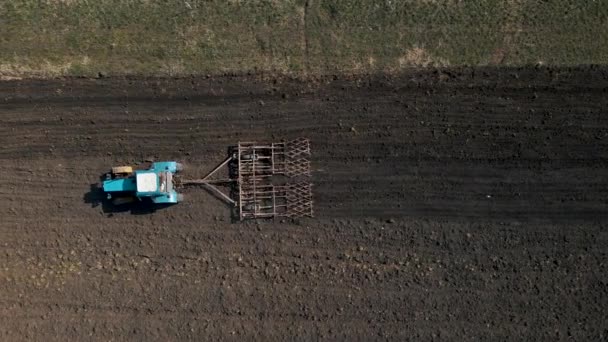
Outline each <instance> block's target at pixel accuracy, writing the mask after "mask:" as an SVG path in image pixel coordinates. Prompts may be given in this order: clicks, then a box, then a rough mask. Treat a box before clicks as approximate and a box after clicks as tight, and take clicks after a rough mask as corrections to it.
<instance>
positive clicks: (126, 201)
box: [112, 197, 135, 205]
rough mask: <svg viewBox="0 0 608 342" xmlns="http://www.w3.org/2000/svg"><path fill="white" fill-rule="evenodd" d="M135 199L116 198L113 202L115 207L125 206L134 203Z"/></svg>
mask: <svg viewBox="0 0 608 342" xmlns="http://www.w3.org/2000/svg"><path fill="white" fill-rule="evenodd" d="M134 201H135V198H133V197H116V198H114V199H113V200H112V204H113V205H125V204H129V203H133V202H134Z"/></svg>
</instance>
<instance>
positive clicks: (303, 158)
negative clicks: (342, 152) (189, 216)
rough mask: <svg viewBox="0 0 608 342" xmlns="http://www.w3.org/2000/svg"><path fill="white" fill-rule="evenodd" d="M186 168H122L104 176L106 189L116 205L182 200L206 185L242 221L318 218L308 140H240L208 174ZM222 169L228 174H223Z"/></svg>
mask: <svg viewBox="0 0 608 342" xmlns="http://www.w3.org/2000/svg"><path fill="white" fill-rule="evenodd" d="M182 170H183V165H182V164H181V163H178V162H176V161H163V162H154V163H152V164H151V165H150V167H148V168H144V169H134V168H133V167H131V166H117V167H113V168H112V170H111V171H110V172H109V173H107V174H106V175H105V180H104V181H103V185H102V189H103V192H104V193H105V195H106V198H107V199H108V200H110V201H112V204H113V205H115V206H122V205H126V204H128V203H132V202H136V201H143V200H150V201H151V202H152V205H166V204H177V203H179V202H181V201H183V199H184V197H183V195H182V193H181V191H182V190H183V189H185V188H186V187H188V186H201V187H204V188H206V189H207V190H209V191H210V192H211V193H213V194H214V195H216V196H217V197H219V198H220V199H222V200H223V201H225V202H226V203H228V204H229V205H230V206H231V207H232V208H233V210H234V213H235V215H236V216H237V217H238V218H239V219H240V220H246V219H256V218H272V217H302V216H308V217H312V216H313V210H312V185H311V183H310V181H309V179H310V176H311V175H310V143H309V141H308V139H304V138H299V139H295V140H291V141H287V142H285V141H283V142H278V143H257V142H239V143H238V144H237V145H236V146H234V147H232V148H230V149H229V153H228V156H227V157H226V159H224V161H222V162H221V163H220V164H219V165H218V166H216V167H215V168H214V169H213V170H211V171H210V172H209V173H208V174H207V175H205V176H204V177H203V178H200V179H187V178H183V177H182V176H181V171H182ZM221 170H224V171H225V172H224V174H225V175H227V176H224V177H223V178H218V177H217V175H218V173H219V172H221Z"/></svg>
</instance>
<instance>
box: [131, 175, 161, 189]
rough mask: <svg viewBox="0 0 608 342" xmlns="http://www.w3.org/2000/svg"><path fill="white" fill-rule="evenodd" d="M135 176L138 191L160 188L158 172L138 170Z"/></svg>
mask: <svg viewBox="0 0 608 342" xmlns="http://www.w3.org/2000/svg"><path fill="white" fill-rule="evenodd" d="M135 178H136V182H137V192H155V191H157V190H158V175H157V174H156V172H137V173H136V174H135Z"/></svg>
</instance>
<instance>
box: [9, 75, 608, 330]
mask: <svg viewBox="0 0 608 342" xmlns="http://www.w3.org/2000/svg"><path fill="white" fill-rule="evenodd" d="M606 89H608V70H605V69H598V68H595V69H584V70H555V69H539V70H533V69H502V70H493V69H474V70H469V69H465V70H451V71H446V72H433V71H429V72H418V73H409V74H406V75H403V76H401V77H399V78H390V79H389V78H385V77H374V78H370V79H367V78H366V79H359V80H342V79H334V78H327V79H320V80H316V81H314V82H307V83H304V82H297V81H291V80H286V79H275V80H273V79H269V80H261V79H259V78H257V77H229V76H226V77H220V78H208V79H178V80H169V79H165V80H157V79H121V80H118V79H99V80H87V79H71V80H55V81H46V82H42V81H9V82H3V83H0V143H1V146H2V148H1V149H0V162H1V163H2V166H3V172H2V176H0V217H1V224H0V243H1V245H0V246H1V248H2V250H1V253H0V265H2V268H1V269H0V294H1V296H0V315H1V317H2V324H0V339H2V340H11V341H13V340H33V339H35V340H62V341H63V340H88V339H95V340H112V339H114V340H122V339H127V338H133V339H138V340H146V341H149V340H163V341H165V340H192V339H193V340H215V339H226V338H233V339H235V340H242V339H243V338H252V337H255V338H257V339H258V340H293V339H301V340H316V339H318V338H327V339H330V340H349V341H353V340H376V339H378V340H382V339H389V340H404V339H413V340H421V339H433V338H437V339H446V340H488V339H508V340H513V339H515V340H537V339H544V340H551V341H553V340H556V339H568V338H569V337H571V338H573V339H575V340H601V339H606V338H608V325H607V324H606V322H608V313H607V311H606V309H605V308H606V307H608V276H607V274H608V264H607V262H606V260H608V259H607V255H606V254H607V251H608V232H607V231H606V223H607V222H608V217H607V212H608V211H607V210H608V173H607V169H608V149H607V144H608V116H607V115H606V114H607V113H606V108H608V97H607V93H606ZM298 136H305V137H308V138H310V140H311V142H312V148H313V153H314V155H313V159H314V160H313V162H314V169H315V171H314V183H315V200H316V206H315V210H316V213H317V217H316V218H315V219H306V220H297V221H283V222H281V221H276V222H271V221H264V222H258V223H255V222H253V223H246V224H241V223H237V224H233V223H231V222H230V216H229V212H228V210H227V209H226V207H225V206H224V204H223V203H221V202H219V201H218V200H217V199H215V198H214V197H212V196H211V195H210V194H208V193H207V192H205V191H202V190H193V189H190V190H188V192H187V197H188V202H187V203H184V204H180V205H179V206H176V207H172V208H168V209H164V210H160V211H157V212H154V213H150V214H142V215H137V214H131V213H129V212H122V213H114V214H108V213H104V212H103V211H102V209H101V207H100V206H95V203H92V202H94V201H93V199H94V198H93V197H94V196H92V195H91V193H89V190H90V185H91V184H93V183H96V182H97V180H98V177H99V175H100V174H101V173H102V172H104V171H106V169H107V168H108V167H109V166H111V165H116V164H129V163H135V162H138V161H141V160H144V159H148V158H155V159H178V160H183V161H185V162H186V163H187V164H188V165H189V166H190V168H189V169H188V172H189V173H191V174H192V175H195V174H202V173H204V172H205V171H206V170H208V169H209V168H211V167H213V166H214V164H215V163H217V162H219V161H220V160H221V159H222V158H223V157H224V156H225V152H226V148H227V146H229V145H231V144H234V143H235V142H237V141H238V140H255V139H262V140H273V139H275V140H276V139H280V138H292V137H298Z"/></svg>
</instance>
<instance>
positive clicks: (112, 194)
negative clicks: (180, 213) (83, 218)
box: [103, 161, 183, 205]
mask: <svg viewBox="0 0 608 342" xmlns="http://www.w3.org/2000/svg"><path fill="white" fill-rule="evenodd" d="M182 169H183V167H182V164H180V163H177V162H174V161H165V162H155V163H152V164H151V166H150V167H149V168H148V169H144V170H134V169H133V167H131V166H115V167H113V168H112V171H111V172H110V173H107V174H106V176H105V178H106V179H105V180H104V181H103V191H104V193H105V194H106V196H107V198H108V199H109V200H111V201H112V204H114V205H122V204H127V203H131V202H134V201H136V200H144V199H149V200H151V201H152V202H153V203H155V204H175V203H178V202H181V201H182V200H183V196H182V195H181V194H179V193H177V191H175V187H174V179H173V178H174V176H175V174H176V173H178V172H180V171H182Z"/></svg>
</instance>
